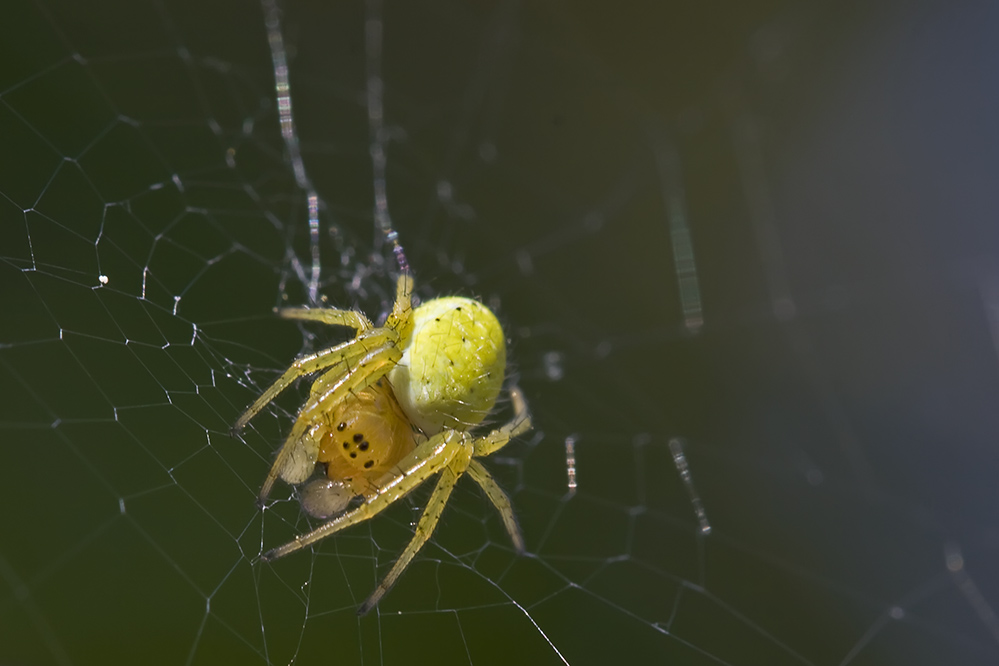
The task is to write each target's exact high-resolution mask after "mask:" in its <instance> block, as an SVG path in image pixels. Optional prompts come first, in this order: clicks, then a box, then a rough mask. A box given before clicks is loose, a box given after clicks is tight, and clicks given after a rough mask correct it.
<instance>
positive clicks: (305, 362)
mask: <svg viewBox="0 0 999 666" xmlns="http://www.w3.org/2000/svg"><path fill="white" fill-rule="evenodd" d="M386 335H387V331H386V330H385V329H369V330H367V331H365V332H363V333H360V334H359V335H358V336H357V337H356V338H354V339H353V340H347V341H346V342H343V343H340V344H338V345H336V346H334V347H330V348H329V349H323V350H321V351H318V352H315V353H312V354H306V355H304V356H299V357H298V358H296V359H295V361H294V362H293V363H292V364H291V367H290V368H288V369H287V370H285V372H284V374H283V375H281V376H280V377H278V378H277V380H275V382H274V383H273V384H271V385H270V388H268V389H267V390H266V391H264V392H263V393H261V394H260V397H258V398H257V399H256V400H254V401H253V404H252V405H250V406H249V407H247V409H246V411H245V412H243V415H242V416H240V417H239V420H237V421H236V424H235V425H234V426H233V427H232V431H233V432H234V433H235V432H239V431H240V430H242V429H243V428H244V427H245V426H246V424H247V423H249V422H250V419H252V418H253V417H254V416H256V415H257V414H258V413H259V412H260V410H261V409H263V408H264V407H265V406H266V405H267V404H268V403H269V402H271V401H272V400H274V398H276V397H278V395H279V394H280V393H281V392H282V391H284V390H285V389H286V388H288V387H289V386H291V384H292V383H293V382H294V381H295V380H296V379H298V378H299V377H304V376H305V375H311V374H312V373H314V372H319V371H320V370H326V369H328V368H331V367H334V366H337V365H339V364H341V363H344V362H347V361H349V360H350V359H351V358H356V357H357V356H360V355H362V354H366V353H368V352H369V347H367V346H365V343H368V344H371V343H372V342H374V343H376V344H377V345H382V344H384V341H385V337H386Z"/></svg>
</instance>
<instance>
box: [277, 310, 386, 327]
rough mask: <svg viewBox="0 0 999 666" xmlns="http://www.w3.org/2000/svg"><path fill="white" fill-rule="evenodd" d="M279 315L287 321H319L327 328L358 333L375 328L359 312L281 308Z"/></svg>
mask: <svg viewBox="0 0 999 666" xmlns="http://www.w3.org/2000/svg"><path fill="white" fill-rule="evenodd" d="M278 314H279V315H281V316H282V317H284V318H285V319H301V320H303V321H317V322H319V323H320V324H326V325H327V326H346V327H347V328H352V329H354V330H355V331H357V332H358V333H362V332H364V331H367V330H368V329H371V328H374V325H373V324H372V323H371V320H370V319H368V318H367V317H365V316H364V314H363V313H361V312H358V311H357V310H337V309H335V308H281V309H280V310H278Z"/></svg>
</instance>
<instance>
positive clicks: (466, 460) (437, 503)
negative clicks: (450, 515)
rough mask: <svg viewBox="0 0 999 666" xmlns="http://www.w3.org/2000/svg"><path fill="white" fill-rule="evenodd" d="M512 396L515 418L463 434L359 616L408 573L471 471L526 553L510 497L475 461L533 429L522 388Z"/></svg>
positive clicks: (480, 464)
mask: <svg viewBox="0 0 999 666" xmlns="http://www.w3.org/2000/svg"><path fill="white" fill-rule="evenodd" d="M511 395H512V397H513V407H514V417H513V419H512V420H511V421H510V422H509V423H507V424H506V425H504V426H502V427H500V428H497V429H495V430H493V431H491V432H490V433H489V434H488V435H485V436H484V437H477V438H474V439H469V438H468V435H467V433H464V432H463V433H461V435H462V436H461V448H460V449H459V450H458V451H457V452H456V453H455V454H454V456H453V457H452V458H451V460H450V461H448V463H447V464H446V465H444V466H443V468H442V470H441V478H440V480H438V482H437V487H436V488H434V492H433V493H432V494H431V495H430V499H429V500H427V506H426V508H425V509H424V510H423V515H422V516H421V517H420V522H419V523H418V524H417V526H416V532H415V533H414V534H413V539H412V540H411V541H410V542H409V545H407V546H406V550H404V551H403V552H402V554H401V555H399V559H397V560H396V561H395V564H393V565H392V569H391V570H389V572H388V574H386V576H385V578H383V579H382V582H381V583H379V584H378V587H377V588H375V591H374V592H372V593H371V596H369V597H368V599H367V601H365V602H364V603H363V604H361V607H360V608H358V609H357V614H358V615H364V614H365V613H367V612H368V611H369V610H371V609H372V608H374V607H375V605H376V604H377V603H378V602H379V601H380V600H381V598H382V597H383V596H385V593H386V592H388V591H389V590H390V589H392V586H393V585H395V582H396V580H398V579H399V576H401V575H402V572H403V571H405V570H406V567H407V566H409V563H410V562H411V561H412V560H413V558H414V557H415V556H416V554H417V553H418V552H419V551H420V549H421V548H423V546H424V545H425V544H426V543H427V541H428V540H429V539H430V537H431V535H432V534H433V533H434V529H435V528H436V527H437V523H438V522H439V521H440V518H441V514H442V513H443V511H444V506H445V505H446V504H447V501H448V498H449V497H450V496H451V491H452V490H453V489H454V484H455V483H457V481H458V479H460V478H461V476H462V475H463V474H464V473H465V472H466V471H467V472H469V475H470V476H471V477H472V480H473V481H475V482H476V483H478V484H479V486H480V487H481V488H482V490H483V491H484V492H485V493H486V497H488V498H489V500H490V501H491V502H492V504H493V506H494V507H496V510H497V511H499V514H500V517H501V518H502V519H503V524H504V526H505V527H506V530H507V532H508V533H509V534H510V539H511V540H512V541H513V545H514V548H516V549H517V552H519V553H522V552H524V538H523V537H522V536H521V534H520V527H519V526H518V525H517V518H516V516H515V515H514V513H513V506H512V505H511V504H510V498H509V497H508V496H507V494H506V493H505V492H503V490H502V489H501V488H500V487H499V485H498V484H497V483H496V481H494V480H493V478H492V476H491V475H490V474H489V472H488V471H487V470H486V468H485V467H483V466H482V463H480V462H479V461H477V460H473V459H472V457H473V456H479V455H488V454H489V453H492V452H494V451H497V450H498V449H500V448H502V447H503V446H505V445H506V444H507V443H508V442H509V441H510V438H511V437H515V436H517V435H519V434H521V433H524V432H527V431H528V430H529V429H530V427H531V418H530V415H529V414H528V411H527V402H526V401H525V400H524V396H523V395H522V394H521V393H520V389H517V388H513V389H512V390H511ZM479 450H488V453H484V454H479V453H478V451H479Z"/></svg>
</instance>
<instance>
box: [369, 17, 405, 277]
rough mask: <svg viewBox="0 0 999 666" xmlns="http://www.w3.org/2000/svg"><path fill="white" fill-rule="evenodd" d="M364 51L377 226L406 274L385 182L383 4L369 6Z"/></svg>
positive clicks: (403, 254) (386, 135) (385, 135)
mask: <svg viewBox="0 0 999 666" xmlns="http://www.w3.org/2000/svg"><path fill="white" fill-rule="evenodd" d="M365 10H366V12H365V19H364V49H365V62H366V65H367V72H366V78H365V89H366V101H367V107H368V136H369V140H370V142H371V143H370V147H369V149H368V150H369V152H370V154H371V172H372V183H373V184H374V188H375V226H376V227H377V228H378V229H379V230H380V231H381V232H382V234H384V236H385V240H386V241H388V242H389V243H391V244H392V254H393V255H395V260H396V264H397V265H398V266H399V270H400V271H402V272H408V271H409V262H408V261H407V259H406V254H405V252H403V249H402V245H400V244H399V234H398V233H396V231H395V229H394V228H393V227H392V217H391V216H390V215H389V208H388V191H387V186H386V181H385V166H386V156H385V145H386V143H388V134H387V131H386V129H385V108H384V105H383V93H384V87H385V84H384V82H383V81H382V3H381V0H367V2H365Z"/></svg>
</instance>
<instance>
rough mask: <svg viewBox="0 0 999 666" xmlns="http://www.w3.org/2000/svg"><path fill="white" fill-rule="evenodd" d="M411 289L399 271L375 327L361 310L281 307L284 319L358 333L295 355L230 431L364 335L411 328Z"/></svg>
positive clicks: (336, 359) (410, 280)
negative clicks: (347, 328)
mask: <svg viewBox="0 0 999 666" xmlns="http://www.w3.org/2000/svg"><path fill="white" fill-rule="evenodd" d="M412 289H413V278H412V277H410V276H409V275H408V274H405V273H404V274H402V275H400V276H399V280H398V282H397V284H396V300H395V303H394V304H393V306H392V312H391V313H390V314H389V316H388V319H387V320H386V322H385V326H384V327H382V328H378V329H376V328H372V326H371V321H370V320H369V319H368V318H367V317H365V316H364V315H363V314H362V313H360V312H356V311H354V310H337V309H332V308H331V309H321V310H309V309H306V308H287V309H284V310H281V316H282V317H286V318H288V319H305V320H312V321H319V322H322V323H325V324H329V325H337V326H350V327H351V328H354V329H355V330H357V332H358V335H357V337H355V338H354V339H353V340H348V341H347V342H344V343H342V344H339V345H336V346H334V347H330V348H329V349H323V350H322V351H318V352H315V353H313V354H306V355H305V356H301V357H299V358H297V359H295V361H294V362H293V363H292V364H291V367H290V368H288V369H287V370H286V371H285V372H284V374H282V375H281V376H280V377H278V379H277V380H276V381H275V382H274V383H273V384H271V386H270V388H268V389H267V390H266V391H264V392H263V393H262V394H261V395H260V396H259V397H258V398H257V399H256V400H255V401H254V402H253V404H252V405H250V406H249V407H248V408H247V410H246V411H245V412H243V415H242V416H240V417H239V419H238V420H237V421H236V424H235V425H234V426H233V427H232V432H233V433H236V432H239V431H240V430H242V429H243V428H244V427H245V426H246V424H247V423H249V422H250V420H251V419H252V418H253V417H254V416H256V415H257V414H258V413H259V412H260V410H261V409H263V408H264V407H265V406H266V405H267V404H268V403H270V402H271V401H272V400H274V398H276V397H277V396H278V395H279V394H280V393H281V392H282V391H284V390H285V389H286V388H288V387H289V386H291V384H292V383H293V382H294V381H295V380H296V379H298V378H300V377H303V376H305V375H310V374H312V373H313V372H318V371H320V370H324V369H326V368H329V367H331V366H334V365H336V364H338V363H340V362H341V361H342V360H343V359H344V357H345V355H346V354H347V350H349V349H351V347H352V346H353V345H356V344H359V343H360V342H361V341H363V340H367V339H375V340H377V339H379V338H380V337H381V336H383V335H385V333H386V332H387V331H394V332H395V333H396V337H404V336H405V335H407V334H408V333H409V331H410V330H412V323H411V322H410V319H411V317H410V315H411V314H412V309H413V307H412V301H411V295H410V294H411V292H412Z"/></svg>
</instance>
